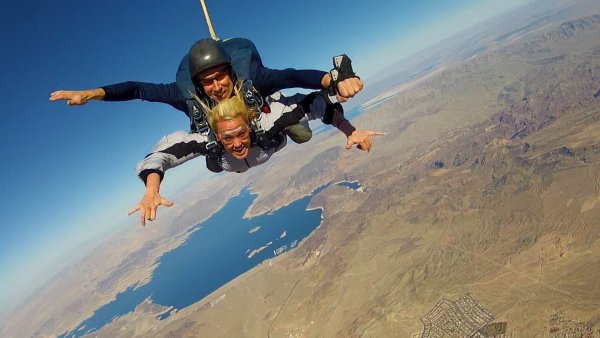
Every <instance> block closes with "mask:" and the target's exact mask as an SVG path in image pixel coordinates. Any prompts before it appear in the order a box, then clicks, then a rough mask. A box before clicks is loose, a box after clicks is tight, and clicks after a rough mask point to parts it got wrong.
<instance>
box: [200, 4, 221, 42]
mask: <svg viewBox="0 0 600 338" xmlns="http://www.w3.org/2000/svg"><path fill="white" fill-rule="evenodd" d="M200 4H201V5H202V10H203V11H204V17H205V18H206V24H207V25H208V31H209V32H210V37H211V38H212V39H213V40H215V41H219V40H220V39H219V38H218V37H217V34H215V30H214V29H213V26H212V23H211V22H210V17H209V16H208V10H207V9H206V5H205V4H204V0H200Z"/></svg>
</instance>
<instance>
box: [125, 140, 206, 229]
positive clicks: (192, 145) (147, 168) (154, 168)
mask: <svg viewBox="0 0 600 338" xmlns="http://www.w3.org/2000/svg"><path fill="white" fill-rule="evenodd" d="M206 142H207V137H206V136H204V135H201V134H197V133H195V134H188V133H186V132H184V131H179V132H175V133H173V134H170V135H167V136H165V137H163V138H162V139H161V140H160V141H159V142H158V144H157V145H156V146H155V147H154V149H153V150H152V152H151V153H150V154H148V155H147V156H146V158H144V159H143V160H142V161H141V162H140V163H139V164H138V165H137V168H136V171H137V174H138V176H139V177H140V179H141V180H142V181H143V182H144V184H145V185H146V192H145V193H144V196H143V197H142V199H141V200H140V202H139V203H138V204H137V205H136V206H135V207H134V208H133V209H131V210H130V211H129V215H131V214H133V213H135V212H137V211H139V212H140V217H141V221H142V226H144V225H145V224H146V220H149V221H153V220H155V219H156V213H157V209H158V207H159V206H160V205H164V206H167V207H170V206H171V205H173V202H171V201H168V200H166V199H164V198H163V197H162V196H161V195H160V183H161V181H162V179H163V177H164V173H165V171H167V170H168V169H170V168H173V167H176V166H178V165H181V164H183V163H185V162H187V161H189V160H191V159H193V158H196V157H198V156H201V155H206V154H207V150H206Z"/></svg>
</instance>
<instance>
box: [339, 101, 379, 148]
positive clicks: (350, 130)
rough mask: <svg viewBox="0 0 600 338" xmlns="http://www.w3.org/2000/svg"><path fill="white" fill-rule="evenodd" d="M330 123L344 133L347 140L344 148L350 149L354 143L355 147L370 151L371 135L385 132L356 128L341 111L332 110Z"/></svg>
mask: <svg viewBox="0 0 600 338" xmlns="http://www.w3.org/2000/svg"><path fill="white" fill-rule="evenodd" d="M331 124H332V125H333V126H334V127H336V128H337V129H338V130H339V131H341V132H342V133H344V135H346V137H347V140H346V146H345V148H346V149H347V150H350V149H352V146H354V145H356V148H358V149H360V150H363V151H366V152H370V151H371V147H372V145H373V144H372V142H371V137H372V136H382V135H385V133H382V132H378V131H370V130H358V129H356V128H355V127H354V126H353V125H352V124H351V123H350V121H348V120H346V118H345V117H344V114H343V112H342V111H337V110H336V111H334V113H333V121H332V123H331Z"/></svg>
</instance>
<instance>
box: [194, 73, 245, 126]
mask: <svg viewBox="0 0 600 338" xmlns="http://www.w3.org/2000/svg"><path fill="white" fill-rule="evenodd" d="M240 87H241V84H240V83H238V84H237V85H236V86H235V88H234V95H233V96H232V97H230V98H228V99H225V100H223V101H221V102H217V103H216V104H215V105H213V106H209V105H208V104H206V103H205V102H204V101H202V100H201V99H200V98H198V97H197V96H194V97H195V99H196V101H198V102H199V103H200V105H201V106H202V108H203V109H204V112H205V113H206V120H207V121H208V124H209V125H210V128H211V129H212V130H213V131H214V132H217V131H218V130H217V123H218V122H219V121H226V120H233V119H235V118H236V117H238V116H242V118H243V119H244V121H246V122H247V123H250V122H251V121H252V120H253V119H254V118H256V112H255V111H254V110H252V109H250V108H249V107H248V105H247V104H246V100H244V96H243V94H242V93H241V91H240Z"/></svg>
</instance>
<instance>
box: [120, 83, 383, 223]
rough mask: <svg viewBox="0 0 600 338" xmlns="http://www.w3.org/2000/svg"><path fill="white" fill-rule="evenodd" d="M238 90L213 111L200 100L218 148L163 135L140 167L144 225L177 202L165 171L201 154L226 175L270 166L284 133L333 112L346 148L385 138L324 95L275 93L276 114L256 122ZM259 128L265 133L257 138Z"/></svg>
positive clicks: (197, 138) (198, 138) (183, 135)
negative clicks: (164, 190) (164, 186)
mask: <svg viewBox="0 0 600 338" xmlns="http://www.w3.org/2000/svg"><path fill="white" fill-rule="evenodd" d="M239 88H240V87H239V86H237V87H236V89H234V95H233V96H232V97H230V98H226V99H223V100H220V101H219V102H218V103H217V104H216V105H215V106H214V107H210V106H208V105H207V104H206V103H204V102H202V101H200V104H201V105H202V108H203V109H204V111H205V112H206V116H207V119H208V123H209V125H210V128H211V129H212V131H213V132H214V134H215V135H216V139H215V140H214V141H216V142H218V144H219V145H220V146H219V147H216V148H215V147H210V144H211V142H213V141H211V139H210V137H209V136H208V135H204V134H201V133H191V134H190V133H187V132H184V131H180V132H176V133H173V134H171V135H168V136H165V137H163V139H161V140H160V142H159V143H158V144H157V145H156V146H155V148H154V149H153V151H152V152H151V153H150V154H149V155H148V156H146V158H145V159H144V160H142V161H141V162H140V163H139V164H138V166H137V168H136V169H137V172H138V176H139V177H140V179H141V180H142V181H144V183H145V185H146V192H145V194H144V196H143V197H142V199H141V200H140V202H139V203H138V204H137V205H136V206H135V207H134V208H133V209H131V210H130V211H129V215H131V214H133V213H135V212H137V211H139V212H140V217H141V223H142V225H143V226H144V225H145V224H146V220H150V221H153V220H154V219H156V213H157V209H158V207H159V206H160V205H164V206H167V207H171V206H172V205H173V202H172V201H168V200H166V199H164V198H163V197H162V196H161V195H160V184H161V182H162V179H163V178H164V173H165V171H166V170H168V169H170V168H173V167H176V166H178V165H181V164H183V163H185V162H187V161H189V160H191V159H193V158H196V157H198V156H212V157H215V160H216V162H217V163H218V165H219V166H220V167H221V168H222V169H223V170H225V171H230V172H237V173H241V172H245V171H247V170H248V169H249V168H250V167H253V166H257V165H260V164H262V163H264V162H266V161H267V160H268V159H269V158H270V157H271V156H272V155H273V153H275V152H277V151H279V150H281V149H282V148H283V147H285V145H286V140H287V139H286V137H285V135H284V134H282V132H283V131H284V130H285V128H286V127H287V126H288V125H292V124H295V123H298V121H300V119H302V118H304V117H305V116H306V117H308V118H309V119H316V118H321V119H322V118H323V116H325V115H326V114H327V113H328V110H333V114H334V116H333V119H332V124H333V125H334V126H335V127H337V128H338V129H340V130H345V133H346V134H347V135H348V141H347V143H346V148H347V149H349V148H351V147H352V145H353V144H358V145H359V146H361V147H362V149H363V150H365V151H369V150H370V149H371V136H376V135H383V133H379V132H373V131H365V130H362V131H359V130H356V129H355V128H354V127H353V126H352V125H351V124H350V122H348V121H347V120H346V119H345V118H344V117H343V114H342V113H341V111H340V110H336V109H335V107H336V104H333V103H332V102H330V101H328V99H327V97H326V96H327V95H325V94H324V93H323V92H313V93H311V94H308V95H303V94H296V95H294V96H291V97H285V96H283V95H281V94H280V93H275V94H273V95H271V96H270V97H269V98H268V99H269V101H270V102H269V103H270V106H271V108H272V111H271V113H270V114H261V116H260V118H259V119H256V115H255V110H253V109H252V108H250V107H248V105H247V103H246V101H245V100H244V98H243V94H242V93H241V91H240V89H239ZM338 105H339V104H338ZM256 128H258V129H259V130H266V132H260V134H258V133H257V132H256ZM214 150H217V152H216V153H215V151H214ZM222 150H225V151H224V152H223V151H222Z"/></svg>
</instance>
